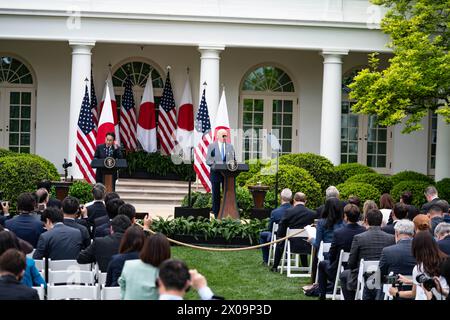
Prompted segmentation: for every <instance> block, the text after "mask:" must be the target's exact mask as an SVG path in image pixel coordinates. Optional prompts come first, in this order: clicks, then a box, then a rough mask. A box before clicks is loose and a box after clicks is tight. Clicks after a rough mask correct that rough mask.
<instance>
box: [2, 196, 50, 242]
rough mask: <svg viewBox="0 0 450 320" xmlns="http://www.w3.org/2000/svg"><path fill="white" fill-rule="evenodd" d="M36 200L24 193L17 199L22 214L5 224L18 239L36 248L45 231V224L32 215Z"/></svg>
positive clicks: (18, 208) (18, 209)
mask: <svg viewBox="0 0 450 320" xmlns="http://www.w3.org/2000/svg"><path fill="white" fill-rule="evenodd" d="M35 204H36V201H35V198H34V197H33V195H32V194H31V193H29V192H26V193H22V194H21V195H19V197H18V199H17V211H18V212H19V213H20V214H19V215H18V216H15V217H14V218H12V219H9V220H7V221H6V222H5V227H6V229H8V230H11V231H12V232H14V233H15V234H16V236H17V237H19V238H20V239H23V240H25V241H27V242H28V243H30V244H31V245H32V246H33V247H34V248H35V247H36V245H37V243H38V240H39V236H40V235H41V234H42V233H43V232H44V231H45V230H44V225H43V223H42V222H41V221H40V220H38V219H36V218H34V217H33V216H32V215H31V214H32V212H33V211H34V208H35Z"/></svg>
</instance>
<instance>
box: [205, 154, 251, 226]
mask: <svg viewBox="0 0 450 320" xmlns="http://www.w3.org/2000/svg"><path fill="white" fill-rule="evenodd" d="M232 169H233V170H230V168H229V166H228V165H227V164H225V163H224V164H218V163H217V164H213V165H212V166H211V170H215V171H216V172H220V174H222V176H223V182H224V185H223V197H222V200H221V201H220V209H219V214H218V218H219V219H223V218H226V217H231V218H233V219H239V210H238V206H237V202H236V184H235V179H236V176H237V175H239V173H241V172H244V171H248V170H249V167H248V164H246V163H240V164H237V166H236V167H234V168H232Z"/></svg>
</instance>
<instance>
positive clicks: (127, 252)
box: [106, 225, 145, 287]
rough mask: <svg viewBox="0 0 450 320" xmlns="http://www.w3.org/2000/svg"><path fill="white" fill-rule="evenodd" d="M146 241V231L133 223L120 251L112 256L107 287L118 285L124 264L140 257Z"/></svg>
mask: <svg viewBox="0 0 450 320" xmlns="http://www.w3.org/2000/svg"><path fill="white" fill-rule="evenodd" d="M144 241H145V233H144V231H143V230H142V229H141V227H139V226H135V225H132V226H131V227H129V228H128V229H127V231H125V233H124V235H123V238H122V241H121V242H120V247H119V253H118V254H115V255H113V256H112V258H111V261H110V262H109V264H108V269H107V273H108V274H107V275H106V286H107V287H118V286H119V283H118V282H117V281H118V280H119V277H120V275H121V274H122V269H123V265H124V264H125V261H127V260H135V259H139V252H140V251H141V250H142V247H143V246H144Z"/></svg>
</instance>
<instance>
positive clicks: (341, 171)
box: [334, 163, 376, 191]
mask: <svg viewBox="0 0 450 320" xmlns="http://www.w3.org/2000/svg"><path fill="white" fill-rule="evenodd" d="M334 173H335V174H334V178H335V181H334V185H337V184H340V183H344V182H345V181H347V179H348V178H350V177H353V176H355V175H357V174H364V173H376V172H375V170H373V169H372V168H369V167H368V166H365V165H362V164H359V163H342V164H340V165H338V166H336V167H335V168H334ZM339 191H340V190H339Z"/></svg>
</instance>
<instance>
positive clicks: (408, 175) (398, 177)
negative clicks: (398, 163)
mask: <svg viewBox="0 0 450 320" xmlns="http://www.w3.org/2000/svg"><path fill="white" fill-rule="evenodd" d="M391 181H392V184H393V185H394V186H395V185H397V184H399V183H400V182H402V181H423V182H426V183H428V184H429V185H430V184H434V180H433V179H432V178H430V177H428V176H426V175H424V174H422V173H419V172H415V171H401V172H399V173H396V174H394V175H393V176H391Z"/></svg>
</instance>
